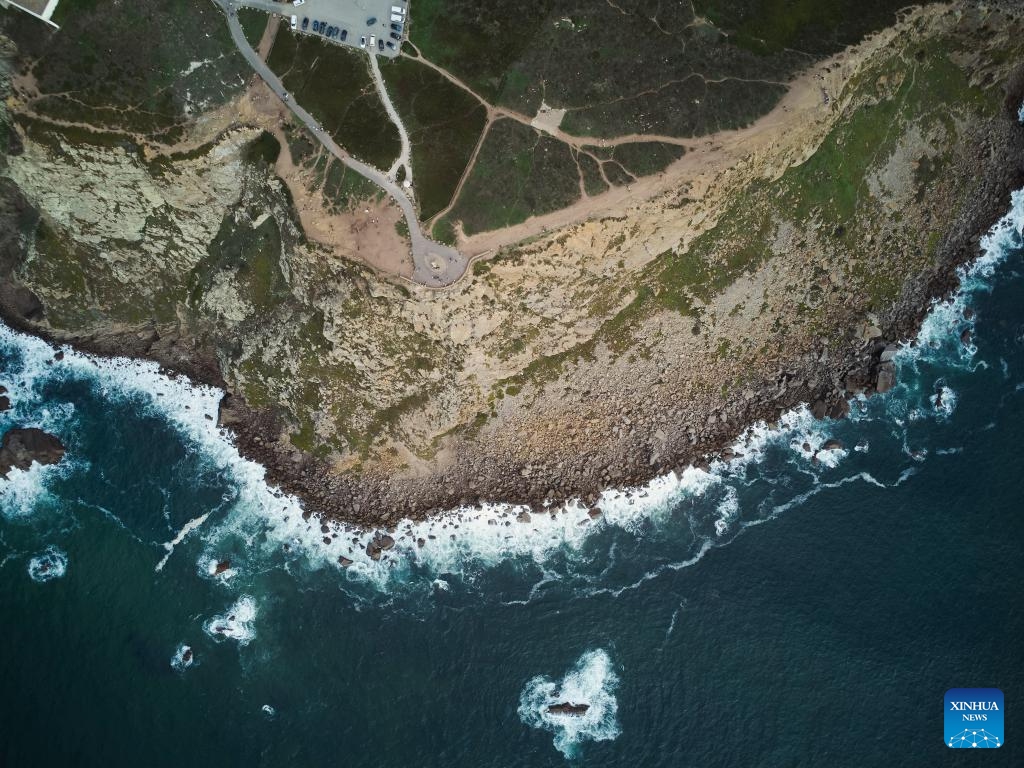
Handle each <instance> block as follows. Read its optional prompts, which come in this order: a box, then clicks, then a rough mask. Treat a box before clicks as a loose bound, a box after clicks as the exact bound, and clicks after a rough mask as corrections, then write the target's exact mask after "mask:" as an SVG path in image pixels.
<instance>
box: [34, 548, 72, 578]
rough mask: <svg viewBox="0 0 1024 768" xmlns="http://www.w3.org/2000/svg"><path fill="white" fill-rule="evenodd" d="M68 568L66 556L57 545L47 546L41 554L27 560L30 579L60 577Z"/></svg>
mask: <svg viewBox="0 0 1024 768" xmlns="http://www.w3.org/2000/svg"><path fill="white" fill-rule="evenodd" d="M67 570H68V556H67V554H66V553H64V552H62V551H61V550H59V549H57V547H47V548H46V551H45V552H43V553H42V554H39V555H36V556H35V557H33V558H32V559H31V560H29V561H28V575H29V577H31V579H32V581H37V582H40V583H42V582H44V581H52V580H53V579H59V578H61V577H62V576H63V575H64V574H65V573H67Z"/></svg>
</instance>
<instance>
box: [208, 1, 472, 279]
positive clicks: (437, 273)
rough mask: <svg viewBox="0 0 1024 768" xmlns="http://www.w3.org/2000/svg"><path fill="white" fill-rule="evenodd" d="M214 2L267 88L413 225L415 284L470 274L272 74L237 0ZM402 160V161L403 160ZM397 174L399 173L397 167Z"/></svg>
mask: <svg viewBox="0 0 1024 768" xmlns="http://www.w3.org/2000/svg"><path fill="white" fill-rule="evenodd" d="M214 2H215V3H216V4H217V5H218V6H219V7H220V8H221V10H223V11H224V15H225V16H226V17H227V21H228V29H229V30H230V32H231V39H232V40H233V41H234V43H235V46H236V47H237V48H238V50H239V51H240V52H241V54H242V56H244V57H245V59H246V61H248V62H249V65H250V66H251V67H252V68H253V70H254V71H255V72H256V74H257V75H259V76H260V77H261V78H262V79H263V81H264V82H265V83H266V84H267V87H268V88H269V89H270V90H271V91H272V92H273V93H274V95H275V96H277V97H278V98H279V99H281V101H282V102H283V103H284V104H285V105H286V106H287V107H288V108H289V109H290V110H291V112H292V114H294V115H295V117H297V118H298V119H299V120H300V121H301V122H302V123H303V124H304V125H305V126H306V127H307V128H308V129H309V131H310V132H311V133H312V134H313V136H315V137H316V138H317V140H318V141H319V142H320V143H321V144H322V145H323V146H324V148H325V149H326V150H327V151H328V152H330V153H331V154H332V155H334V156H335V157H336V158H337V159H338V160H340V161H341V162H342V163H344V164H345V165H346V166H347V167H349V168H351V169H352V170H353V171H355V172H356V173H358V174H360V175H361V176H364V177H365V178H367V179H369V180H370V181H372V182H373V183H374V184H376V185H377V186H379V187H380V188H381V189H383V190H384V191H385V192H387V193H388V194H389V195H390V196H391V198H392V199H393V200H394V201H395V202H396V203H397V204H398V206H399V207H400V208H401V209H402V213H403V214H404V216H405V220H406V222H407V223H408V225H409V239H410V240H411V241H412V260H413V265H414V267H415V268H414V270H413V274H412V281H413V282H415V283H419V284H420V285H424V286H427V287H430V288H443V287H445V286H449V285H451V284H452V283H454V282H455V281H456V280H458V279H459V278H460V277H462V275H463V274H464V273H465V271H466V267H467V266H468V265H469V259H468V258H466V257H465V256H463V255H462V254H461V253H459V252H458V251H457V250H455V249H454V248H451V247H449V246H447V245H442V244H441V243H438V242H435V241H434V240H431V239H430V238H428V237H427V236H426V235H424V234H423V231H422V230H421V229H420V223H419V218H418V217H417V215H416V209H415V207H414V206H413V204H412V201H411V200H410V199H409V197H408V196H407V195H406V194H405V193H404V192H403V191H402V190H401V189H400V188H399V186H398V185H397V184H395V183H394V181H393V180H392V179H391V178H390V177H389V175H388V174H385V173H383V172H381V171H379V170H377V169H376V168H374V167H373V166H371V165H367V164H366V163H364V162H362V161H360V160H356V159H355V158H354V157H352V156H351V155H349V154H348V152H346V151H345V150H343V149H342V148H341V147H339V146H338V145H337V144H336V143H335V142H334V139H332V138H331V137H330V136H329V135H328V134H327V133H325V132H324V131H323V130H322V129H321V127H320V124H319V123H318V122H317V120H316V119H315V118H314V117H313V116H312V115H311V114H309V112H307V111H306V110H305V109H303V108H302V107H301V106H300V105H298V104H296V103H295V102H294V101H293V100H292V99H290V98H289V97H288V91H287V89H286V88H285V87H284V84H283V83H282V82H281V81H280V79H279V78H278V77H277V75H275V74H274V73H273V72H272V71H271V69H270V67H268V66H267V64H266V62H264V61H263V59H261V58H260V57H259V54H257V53H256V51H255V50H253V48H252V46H251V45H249V41H248V40H246V39H245V33H244V32H243V31H242V25H241V24H240V23H239V21H238V17H237V15H236V14H235V7H236V3H235V2H233V0H214ZM238 5H247V6H248V5H252V6H254V7H261V6H260V5H259V4H257V3H251V2H244V3H238ZM275 12H276V13H278V14H280V9H277V10H276V11H275ZM370 59H371V65H372V66H373V68H374V69H375V70H376V72H375V76H376V77H378V78H379V77H380V70H379V69H377V68H376V62H374V61H373V57H372V56H371V57H370ZM378 88H380V89H381V90H383V82H382V81H381V82H379V83H378ZM384 103H385V105H386V106H388V107H390V109H389V113H391V112H392V110H394V107H393V106H392V105H391V101H390V99H387V98H384ZM392 117H393V118H394V117H395V115H394V114H392ZM396 125H398V126H399V133H400V134H401V135H402V136H403V137H404V138H403V143H402V146H403V156H405V153H406V147H407V146H408V137H407V136H406V135H405V127H404V126H402V124H401V123H400V122H396ZM399 159H400V160H401V159H402V158H399ZM395 170H396V171H397V167H396V168H395ZM410 170H411V169H410V168H409V167H408V166H407V168H406V171H407V173H409V172H410ZM410 175H411V174H410ZM407 178H408V177H407Z"/></svg>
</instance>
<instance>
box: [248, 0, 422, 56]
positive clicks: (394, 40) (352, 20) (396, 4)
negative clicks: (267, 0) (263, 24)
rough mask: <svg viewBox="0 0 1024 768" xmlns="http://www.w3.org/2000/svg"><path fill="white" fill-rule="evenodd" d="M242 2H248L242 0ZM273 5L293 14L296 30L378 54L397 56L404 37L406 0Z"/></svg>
mask: <svg viewBox="0 0 1024 768" xmlns="http://www.w3.org/2000/svg"><path fill="white" fill-rule="evenodd" d="M242 4H244V5H249V3H247V2H245V0H243V2H242ZM274 5H276V6H277V8H276V9H275V12H277V13H283V14H284V15H285V16H286V17H287V16H289V15H294V16H295V17H296V30H295V31H296V32H301V33H303V34H306V35H313V36H315V37H322V38H324V39H325V40H329V41H330V42H332V43H337V44H339V45H350V46H352V47H354V48H363V49H364V50H370V48H371V46H372V49H373V52H374V53H376V54H377V55H378V56H387V57H389V58H392V57H395V56H397V55H398V52H399V50H400V49H401V47H402V40H403V39H405V24H406V21H407V19H408V9H409V4H408V2H406V0H305V2H302V3H301V4H299V5H293V4H290V3H275V4H274Z"/></svg>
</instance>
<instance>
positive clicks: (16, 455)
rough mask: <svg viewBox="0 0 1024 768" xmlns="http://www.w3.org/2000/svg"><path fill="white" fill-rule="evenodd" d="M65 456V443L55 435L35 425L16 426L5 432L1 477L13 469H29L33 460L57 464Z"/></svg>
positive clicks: (0, 469) (1, 451) (0, 457)
mask: <svg viewBox="0 0 1024 768" xmlns="http://www.w3.org/2000/svg"><path fill="white" fill-rule="evenodd" d="M62 458H64V444H63V443H61V441H60V440H58V439H57V438H56V437H54V436H53V435H51V434H49V433H48V432H44V431H43V430H41V429H36V428H35V427H28V428H26V429H20V428H17V427H15V428H14V429H9V430H7V432H6V433H5V434H4V439H3V443H2V445H0V477H7V475H8V473H9V472H10V471H11V470H12V469H15V468H17V469H28V468H29V467H31V466H32V463H33V462H39V463H40V464H56V463H57V462H59V461H60V460H61V459H62Z"/></svg>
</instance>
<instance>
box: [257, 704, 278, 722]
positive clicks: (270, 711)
mask: <svg viewBox="0 0 1024 768" xmlns="http://www.w3.org/2000/svg"><path fill="white" fill-rule="evenodd" d="M260 711H261V712H263V714H264V715H266V716H267V717H268V718H269V719H271V720H273V719H274V717H276V716H277V710H276V709H274V708H273V707H272V706H270V705H269V704H264V705H263V706H262V707H260Z"/></svg>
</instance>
